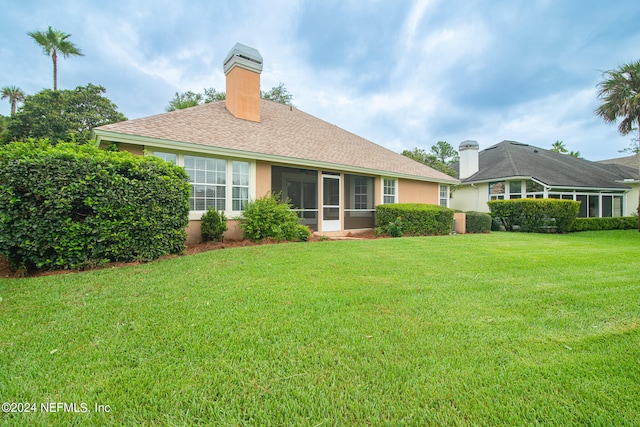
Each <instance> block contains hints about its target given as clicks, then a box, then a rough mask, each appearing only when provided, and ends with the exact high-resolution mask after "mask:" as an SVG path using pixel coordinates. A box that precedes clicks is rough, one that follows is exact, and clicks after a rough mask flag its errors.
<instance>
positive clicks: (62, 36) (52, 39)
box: [27, 26, 84, 90]
mask: <svg viewBox="0 0 640 427" xmlns="http://www.w3.org/2000/svg"><path fill="white" fill-rule="evenodd" d="M27 34H28V35H29V37H31V38H32V39H33V40H34V41H35V42H36V43H37V44H38V45H39V46H40V47H41V48H42V53H44V54H45V55H47V56H50V57H51V60H52V61H53V90H58V53H60V54H62V56H63V57H64V58H68V57H69V56H70V55H75V56H84V54H83V53H82V51H81V50H80V49H79V48H78V47H77V46H76V45H75V44H73V43H72V42H71V41H69V37H71V34H66V33H63V32H62V31H59V30H55V29H52V28H51V27H50V26H49V28H48V29H47V31H34V32H30V33H27Z"/></svg>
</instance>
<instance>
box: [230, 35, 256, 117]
mask: <svg viewBox="0 0 640 427" xmlns="http://www.w3.org/2000/svg"><path fill="white" fill-rule="evenodd" d="M223 68H224V74H225V75H226V76H227V99H226V105H227V110H229V112H231V114H233V115H234V116H235V117H237V118H239V119H244V120H250V121H252V122H259V121H260V73H261V72H262V56H261V55H260V52H258V51H257V50H256V49H254V48H252V47H249V46H245V45H243V44H241V43H236V45H235V46H234V47H233V49H231V50H230V51H229V53H228V54H227V56H226V57H225V59H224V63H223Z"/></svg>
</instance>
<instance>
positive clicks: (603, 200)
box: [451, 141, 638, 218]
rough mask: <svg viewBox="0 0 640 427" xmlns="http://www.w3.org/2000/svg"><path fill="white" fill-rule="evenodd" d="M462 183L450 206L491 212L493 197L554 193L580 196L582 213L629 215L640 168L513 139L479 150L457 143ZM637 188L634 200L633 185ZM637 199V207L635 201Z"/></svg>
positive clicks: (470, 144)
mask: <svg viewBox="0 0 640 427" xmlns="http://www.w3.org/2000/svg"><path fill="white" fill-rule="evenodd" d="M459 151H460V161H459V162H458V163H457V164H455V165H453V167H454V169H455V170H456V171H457V172H459V177H460V180H461V185H460V188H459V189H457V190H456V191H455V193H454V194H453V195H452V199H451V207H452V208H455V209H459V210H462V211H480V212H488V211H489V208H488V206H487V202H488V201H489V200H508V199H520V198H552V199H565V200H575V201H578V202H580V212H579V214H578V216H579V217H583V218H587V217H611V216H627V215H631V214H632V213H633V212H635V210H636V208H637V202H638V197H637V188H638V170H637V169H636V170H634V169H632V168H628V167H625V166H616V167H611V166H608V165H603V164H600V163H596V162H591V161H588V160H585V159H580V158H576V157H572V156H569V155H566V154H560V153H556V152H553V151H550V150H545V149H543V148H539V147H534V146H532V145H528V144H523V143H520V142H515V141H502V142H500V143H499V144H496V145H493V146H491V147H489V148H487V149H485V150H483V151H479V145H478V143H477V142H476V141H463V142H462V143H461V144H460V146H459ZM634 188H635V191H636V193H635V201H634V195H633V191H634ZM634 204H635V207H634Z"/></svg>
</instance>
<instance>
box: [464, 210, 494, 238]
mask: <svg viewBox="0 0 640 427" xmlns="http://www.w3.org/2000/svg"><path fill="white" fill-rule="evenodd" d="M465 216H466V217H467V220H466V228H465V232H466V233H489V232H490V231H491V223H492V218H491V215H489V214H488V213H484V212H474V211H469V212H466V213H465Z"/></svg>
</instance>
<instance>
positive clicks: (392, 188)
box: [382, 178, 398, 204]
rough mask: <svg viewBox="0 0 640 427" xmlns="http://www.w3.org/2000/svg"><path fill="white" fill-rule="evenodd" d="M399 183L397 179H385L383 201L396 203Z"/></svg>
mask: <svg viewBox="0 0 640 427" xmlns="http://www.w3.org/2000/svg"><path fill="white" fill-rule="evenodd" d="M397 184H398V181H396V180H395V179H388V178H384V179H383V185H382V203H383V204H388V203H396V197H397V191H396V186H397Z"/></svg>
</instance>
